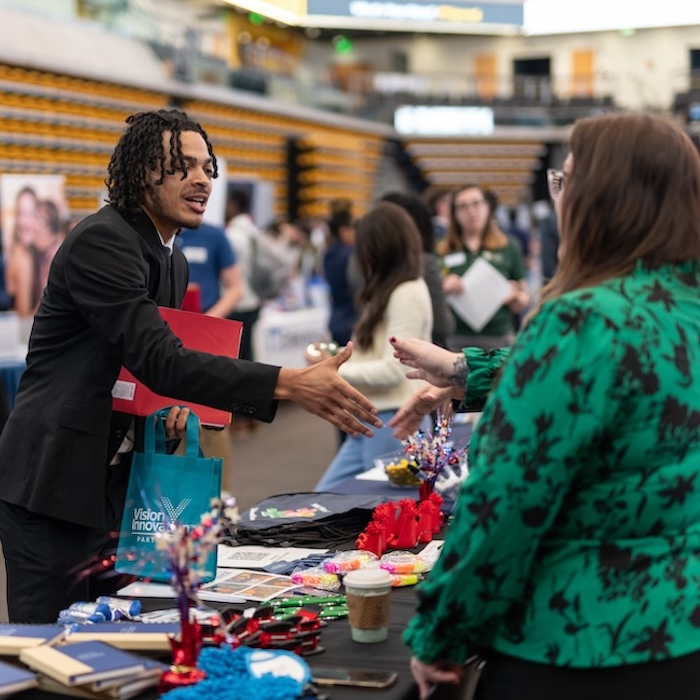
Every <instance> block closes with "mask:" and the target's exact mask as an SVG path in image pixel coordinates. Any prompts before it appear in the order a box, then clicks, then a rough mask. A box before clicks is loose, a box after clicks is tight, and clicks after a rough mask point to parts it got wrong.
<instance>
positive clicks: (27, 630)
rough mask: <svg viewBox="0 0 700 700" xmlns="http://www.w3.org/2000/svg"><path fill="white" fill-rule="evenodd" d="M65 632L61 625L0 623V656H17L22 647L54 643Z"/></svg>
mask: <svg viewBox="0 0 700 700" xmlns="http://www.w3.org/2000/svg"><path fill="white" fill-rule="evenodd" d="M65 632H66V628H65V627H64V626H63V625H57V624H51V625H32V624H6V623H5V624H0V656H8V655H12V656H17V655H19V653H20V651H22V649H26V648H28V647H36V646H39V645H40V644H56V642H58V641H60V640H61V639H62V638H63V636H64V634H65Z"/></svg>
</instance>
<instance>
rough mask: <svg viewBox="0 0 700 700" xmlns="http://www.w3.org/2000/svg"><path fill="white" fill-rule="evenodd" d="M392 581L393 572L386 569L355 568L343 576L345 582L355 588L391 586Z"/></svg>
mask: <svg viewBox="0 0 700 700" xmlns="http://www.w3.org/2000/svg"><path fill="white" fill-rule="evenodd" d="M391 581H392V578H391V574H390V573H389V572H388V571H385V570H384V569H355V571H348V573H347V574H345V578H343V584H344V585H345V586H352V587H353V588H377V587H381V586H391Z"/></svg>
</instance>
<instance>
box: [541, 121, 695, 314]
mask: <svg viewBox="0 0 700 700" xmlns="http://www.w3.org/2000/svg"><path fill="white" fill-rule="evenodd" d="M570 149H571V158H572V171H571V173H570V174H568V175H567V177H566V180H565V185H564V189H563V191H562V194H561V210H560V236H561V241H562V250H561V256H560V261H559V266H558V268H557V272H556V274H555V275H554V277H553V278H552V281H551V282H550V283H549V285H547V287H545V289H544V291H543V294H542V300H543V301H545V300H547V299H552V298H554V297H557V296H559V295H561V294H564V293H565V292H568V291H571V290H574V289H580V288H582V287H589V286H592V285H594V284H599V283H600V282H602V281H604V280H607V279H611V278H614V277H620V276H623V275H625V274H628V273H629V272H630V271H631V270H632V269H633V268H634V267H635V265H636V264H637V262H642V263H643V264H645V265H647V266H649V267H655V266H658V265H660V264H662V263H673V262H682V261H685V260H697V259H700V156H699V155H698V152H697V150H696V149H695V147H694V146H693V143H692V141H691V140H690V138H689V137H688V136H687V135H686V134H685V133H684V132H683V131H682V130H681V129H680V128H678V127H677V126H675V125H674V124H672V123H671V122H669V121H668V120H666V119H664V118H662V117H659V116H655V115H651V114H644V113H622V114H611V115H604V116H598V117H589V118H586V119H582V120H580V121H578V122H576V124H575V125H574V129H573V132H572V134H571V144H570Z"/></svg>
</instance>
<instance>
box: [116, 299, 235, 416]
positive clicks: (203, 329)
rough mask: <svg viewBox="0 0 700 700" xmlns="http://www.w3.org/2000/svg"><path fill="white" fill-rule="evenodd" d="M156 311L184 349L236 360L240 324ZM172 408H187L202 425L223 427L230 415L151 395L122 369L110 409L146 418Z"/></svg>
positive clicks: (216, 409)
mask: <svg viewBox="0 0 700 700" xmlns="http://www.w3.org/2000/svg"><path fill="white" fill-rule="evenodd" d="M158 310H159V311H160V315H161V316H162V318H163V320H164V321H166V322H167V324H168V325H169V326H170V329H171V330H172V332H173V333H174V334H175V335H176V336H177V337H178V338H179V339H180V340H181V341H182V344H183V345H184V346H185V347H186V348H189V349H191V350H200V351H202V352H208V353H210V354H212V355H224V356H226V357H234V358H235V357H238V351H239V349H240V345H241V332H242V330H243V324H242V323H241V322H240V321H230V320H228V319H225V318H214V317H213V316H204V315H203V314H196V313H192V312H191V311H180V310H179V309H169V308H166V307H162V306H160V307H158ZM174 404H178V405H183V406H189V408H191V409H192V411H194V413H196V414H197V416H198V417H199V420H200V422H201V423H202V424H203V425H213V426H223V425H228V424H229V423H230V422H231V414H230V413H229V412H227V411H223V410H221V409H219V408H211V407H209V406H203V405H201V404H197V403H192V402H183V401H181V400H179V399H175V398H169V397H167V396H160V395H158V394H156V393H154V392H153V391H151V390H150V389H149V388H148V387H147V386H146V385H145V384H142V383H141V382H140V381H139V380H138V379H136V377H134V375H133V374H131V372H129V371H128V370H127V369H126V368H125V367H122V369H121V372H120V373H119V377H118V378H117V381H116V382H115V384H114V387H112V409H113V410H115V411H121V412H122V413H130V414H132V415H134V416H148V415H150V414H151V413H153V412H155V411H159V410H160V409H161V408H164V407H165V406H171V405H174Z"/></svg>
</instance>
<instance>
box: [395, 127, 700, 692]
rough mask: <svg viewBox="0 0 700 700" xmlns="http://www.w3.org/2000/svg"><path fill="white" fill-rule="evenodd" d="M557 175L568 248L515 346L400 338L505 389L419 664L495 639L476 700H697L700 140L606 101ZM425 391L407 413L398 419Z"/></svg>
mask: <svg viewBox="0 0 700 700" xmlns="http://www.w3.org/2000/svg"><path fill="white" fill-rule="evenodd" d="M549 183H550V187H551V194H552V197H553V199H554V200H555V207H556V210H557V215H558V218H559V229H560V231H561V247H560V252H559V267H558V269H557V272H556V273H555V275H554V277H553V279H552V281H551V283H550V284H549V285H548V286H547V287H545V289H544V290H543V295H542V299H541V301H540V303H539V305H538V306H537V308H536V309H535V310H534V311H533V312H532V313H531V314H530V316H529V318H528V319H527V321H526V324H525V326H524V328H523V330H521V331H520V333H519V334H518V337H517V339H516V340H515V343H514V344H513V346H512V348H511V349H510V353H507V352H501V353H500V356H499V357H495V356H492V357H486V356H485V355H484V354H483V353H482V355H481V356H478V355H473V354H470V353H471V351H468V350H467V351H465V352H464V353H459V354H455V353H450V352H448V351H445V350H443V349H441V348H438V347H436V346H433V345H431V344H429V343H424V342H421V341H417V340H408V341H404V340H396V339H394V340H393V341H392V342H393V345H394V348H395V355H396V356H397V357H398V358H399V359H400V360H401V361H402V362H403V363H404V364H406V365H408V366H410V367H412V368H414V369H413V371H412V372H411V373H410V375H409V376H412V377H415V378H420V379H424V380H425V379H427V380H428V381H431V382H432V383H434V384H436V385H438V386H440V387H444V388H445V389H446V391H447V392H450V393H451V394H452V395H453V397H454V396H457V395H460V396H464V394H465V389H466V393H467V394H472V395H473V396H474V395H476V394H478V393H479V392H481V393H482V394H484V393H488V394H489V395H488V398H487V399H486V404H485V406H484V412H483V415H482V418H481V420H480V422H479V423H478V425H477V427H476V429H475V432H474V437H473V438H472V441H471V445H470V460H469V462H470V474H469V477H468V478H467V480H466V482H465V483H464V485H463V487H462V490H461V493H460V495H459V499H458V501H457V503H456V506H455V510H454V519H453V521H452V524H451V526H450V529H449V531H448V533H447V537H446V540H445V544H444V546H443V549H442V552H441V555H440V559H439V560H438V562H437V564H436V566H435V568H434V569H433V570H432V572H431V573H430V575H429V577H428V579H427V580H426V581H425V583H424V584H422V586H421V588H420V589H419V593H418V595H419V601H420V603H419V607H418V612H417V614H416V616H415V617H414V618H413V620H412V621H411V622H410V623H409V626H408V629H407V631H406V634H405V639H406V641H407V643H408V645H409V646H410V648H411V650H412V652H413V660H412V669H413V674H414V677H415V679H416V681H417V683H418V685H419V688H420V695H421V698H427V697H428V694H429V691H430V688H431V686H432V685H433V684H434V683H442V682H447V683H456V682H458V681H459V679H460V676H461V674H462V672H463V670H462V662H463V661H464V660H465V659H467V658H468V657H469V656H470V655H471V654H473V653H475V652H476V653H480V654H481V655H482V656H483V657H484V659H485V660H486V665H485V668H484V671H483V673H482V675H481V678H480V681H479V684H478V686H477V690H476V698H477V700H516V699H517V700H561V698H566V700H590V698H596V699H597V700H618V699H619V698H624V697H629V698H635V700H658V698H673V699H674V700H691V699H694V698H696V697H697V696H698V688H699V687H700V589H699V588H698V581H700V347H699V346H698V338H700V223H699V222H700V157H699V156H698V153H697V151H696V149H695V147H694V146H693V144H692V142H691V141H690V139H689V138H688V136H687V135H686V134H685V133H683V131H682V130H681V129H680V128H678V127H677V126H676V125H674V124H672V123H671V122H670V121H667V120H665V119H664V118H662V117H659V116H655V115H649V114H614V115H613V114H611V115H605V116H600V117H593V118H589V119H584V120H581V121H579V122H577V123H576V124H575V126H574V129H573V132H572V134H571V152H570V154H569V155H568V157H567V158H566V161H565V163H564V166H563V170H562V172H557V171H553V172H550V173H549ZM489 363H490V367H489V370H490V371H491V377H492V378H493V376H494V370H495V369H496V366H497V365H499V364H500V365H501V366H500V371H499V372H498V378H497V379H496V380H495V382H493V381H492V382H487V381H484V379H485V377H486V374H485V368H486V367H487V365H489ZM409 408H410V409H411V410H412V411H413V412H416V404H415V402H414V403H413V405H412V407H409V406H407V405H405V406H404V407H402V409H401V411H400V412H399V413H398V414H397V415H396V416H395V417H394V419H392V421H391V424H392V425H394V426H395V427H397V432H398V433H399V434H401V433H403V432H404V431H405V430H406V429H407V426H408V423H410V420H412V419H410V420H409V419H407V416H410V415H411V411H410V410H409Z"/></svg>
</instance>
